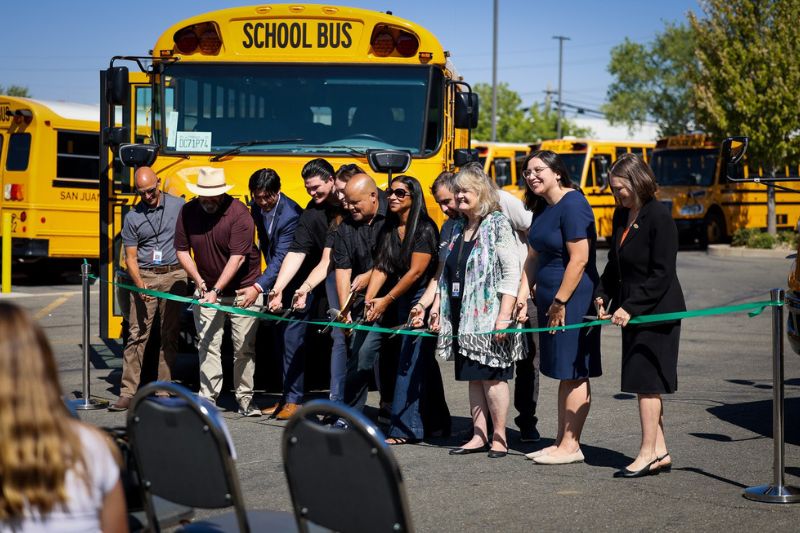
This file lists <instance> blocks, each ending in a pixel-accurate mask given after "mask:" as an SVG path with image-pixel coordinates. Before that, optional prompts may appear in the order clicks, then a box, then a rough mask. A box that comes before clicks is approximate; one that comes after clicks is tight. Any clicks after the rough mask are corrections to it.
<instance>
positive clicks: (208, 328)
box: [194, 293, 264, 407]
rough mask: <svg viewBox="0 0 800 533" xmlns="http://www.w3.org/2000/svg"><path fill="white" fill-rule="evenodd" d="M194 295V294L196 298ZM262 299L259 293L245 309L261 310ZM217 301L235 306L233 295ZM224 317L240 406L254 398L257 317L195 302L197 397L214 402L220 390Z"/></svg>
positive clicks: (234, 382) (245, 405) (248, 403)
mask: <svg viewBox="0 0 800 533" xmlns="http://www.w3.org/2000/svg"><path fill="white" fill-rule="evenodd" d="M197 297H198V294H197V293H196V294H195V298H197ZM263 301H264V295H263V294H259V295H258V298H256V301H255V302H253V305H251V306H250V307H248V308H247V309H249V310H251V311H260V310H261V306H262V302H263ZM217 303H219V304H220V305H234V298H233V297H232V296H225V297H222V298H219V299H218V300H217ZM226 320H230V322H231V337H232V339H231V340H232V341H233V386H234V387H235V388H236V401H237V402H239V405H240V406H242V407H247V406H248V405H250V402H251V401H252V400H253V375H254V374H255V369H256V350H255V345H256V331H257V330H258V319H257V318H255V317H249V316H242V315H232V314H228V313H224V312H222V311H218V310H216V309H212V308H210V307H203V306H200V305H195V306H194V324H195V327H196V328H197V341H198V342H197V351H198V354H199V356H200V396H202V397H204V398H207V399H209V400H212V401H214V402H216V401H217V397H218V396H219V394H220V392H222V353H221V350H220V348H221V347H222V333H223V330H224V329H225V321H226Z"/></svg>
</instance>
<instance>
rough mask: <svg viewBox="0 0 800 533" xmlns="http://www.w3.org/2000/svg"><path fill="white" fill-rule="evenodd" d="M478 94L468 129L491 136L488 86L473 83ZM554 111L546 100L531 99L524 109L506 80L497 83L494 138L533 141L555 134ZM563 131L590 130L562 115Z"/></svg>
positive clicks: (480, 135)
mask: <svg viewBox="0 0 800 533" xmlns="http://www.w3.org/2000/svg"><path fill="white" fill-rule="evenodd" d="M472 90H473V91H475V92H476V93H478V97H479V98H480V113H479V115H478V127H477V128H475V129H474V130H473V132H472V138H473V139H480V140H482V141H488V140H491V138H492V86H491V85H490V84H488V83H476V84H475V86H474V87H473V88H472ZM557 114H558V113H557V111H555V110H551V109H550V103H549V101H545V103H544V104H539V103H534V104H533V105H531V106H530V107H529V108H528V109H527V111H526V109H525V108H524V107H522V98H521V97H520V96H519V94H518V93H517V92H516V91H514V90H512V89H510V88H509V87H508V84H507V83H499V84H498V85H497V140H498V141H501V142H523V143H529V142H535V141H541V140H544V139H555V138H556V120H557ZM561 130H562V132H563V135H575V136H584V135H589V134H591V130H587V129H585V128H578V127H577V126H576V125H575V124H574V123H572V122H570V121H569V120H565V119H562V121H561Z"/></svg>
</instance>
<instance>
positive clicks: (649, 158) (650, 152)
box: [644, 148, 653, 163]
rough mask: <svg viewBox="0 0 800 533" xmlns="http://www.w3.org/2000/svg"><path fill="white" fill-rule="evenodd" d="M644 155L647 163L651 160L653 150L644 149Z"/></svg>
mask: <svg viewBox="0 0 800 533" xmlns="http://www.w3.org/2000/svg"><path fill="white" fill-rule="evenodd" d="M644 155H645V156H646V157H647V162H648V163H649V162H650V161H652V159H653V149H652V148H645V149H644Z"/></svg>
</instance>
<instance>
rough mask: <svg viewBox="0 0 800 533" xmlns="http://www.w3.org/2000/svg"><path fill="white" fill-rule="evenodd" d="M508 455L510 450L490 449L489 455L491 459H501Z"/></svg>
mask: <svg viewBox="0 0 800 533" xmlns="http://www.w3.org/2000/svg"><path fill="white" fill-rule="evenodd" d="M506 455H508V450H489V453H488V454H487V457H488V458H489V459H500V458H501V457H505V456H506Z"/></svg>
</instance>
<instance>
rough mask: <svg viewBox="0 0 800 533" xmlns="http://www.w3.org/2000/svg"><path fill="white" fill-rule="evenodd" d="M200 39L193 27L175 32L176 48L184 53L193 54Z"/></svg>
mask: <svg viewBox="0 0 800 533" xmlns="http://www.w3.org/2000/svg"><path fill="white" fill-rule="evenodd" d="M199 44H200V39H198V38H197V34H196V33H195V32H194V30H193V29H192V28H184V29H182V30H180V31H179V32H177V33H176V34H175V48H177V49H178V52H180V53H182V54H193V53H195V52H196V51H197V46H198V45H199Z"/></svg>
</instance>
